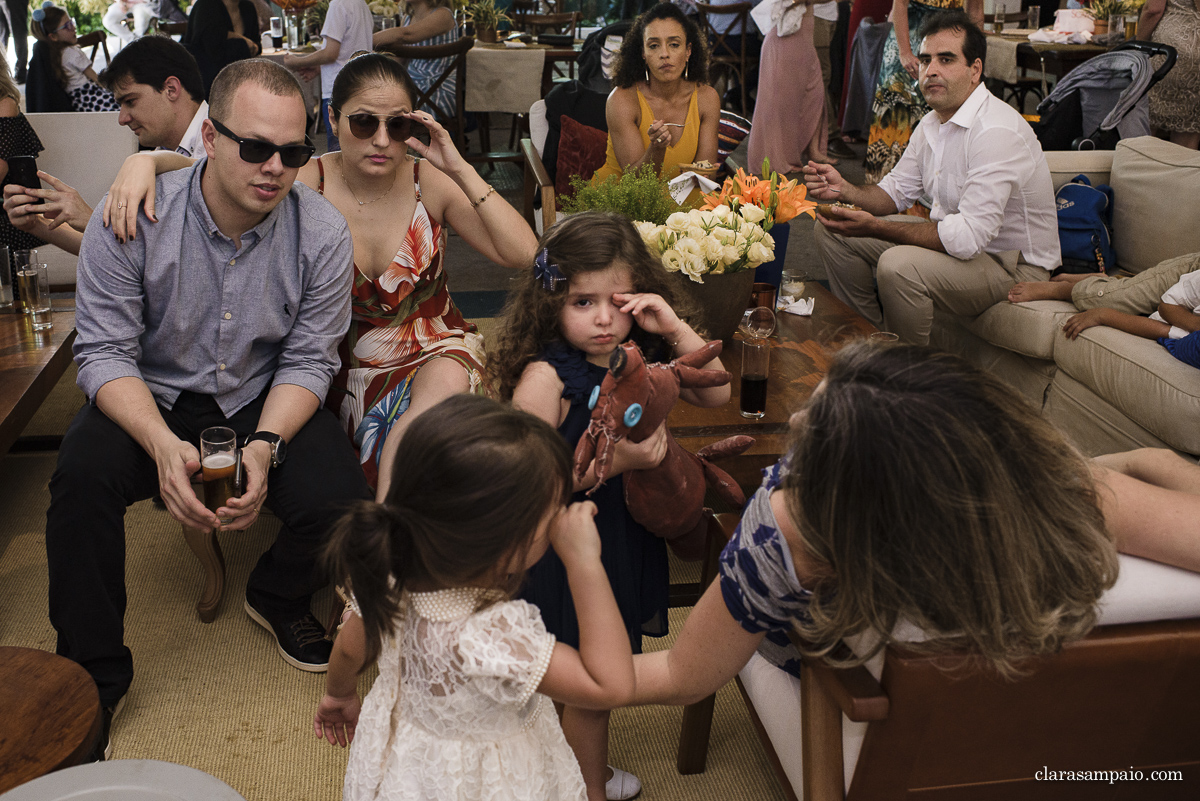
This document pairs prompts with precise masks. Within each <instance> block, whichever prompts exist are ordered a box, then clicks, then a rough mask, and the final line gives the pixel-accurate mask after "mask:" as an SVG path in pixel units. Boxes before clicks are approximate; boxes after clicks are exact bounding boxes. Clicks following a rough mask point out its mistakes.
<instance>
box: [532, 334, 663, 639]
mask: <svg viewBox="0 0 1200 801" xmlns="http://www.w3.org/2000/svg"><path fill="white" fill-rule="evenodd" d="M541 360H542V361H545V362H549V364H550V365H551V366H552V367H554V369H555V372H557V373H558V377H559V380H561V381H562V382H563V393H562V396H563V397H564V398H566V399H568V400H569V401H570V402H571V408H570V410H569V411H568V412H567V416H566V418H565V419H564V420H563V422H562V425H560V426H559V427H558V430H559V433H561V434H562V435H563V437H564V438H565V439H566V441H567V444H568V445H570V446H571V448H572V449H574V447H575V445H576V444H577V443H578V442H579V438H580V437H582V436H583V433H584V432H585V431H587V427H588V423H589V422H590V420H591V414H592V413H591V410H590V409H588V399H589V397H590V396H591V394H592V388H593V387H596V386H599V384H600V382H601V381H602V380H603V379H604V375H605V373H606V372H607V371H606V370H605V369H604V368H603V367H598V366H596V365H594V364H591V363H589V362H588V361H587V358H586V356H585V355H584V353H583V352H582V351H580V350H577V349H575V348H573V347H571V346H569V345H566V344H564V343H561V342H555V343H552V344H551V345H549V346H548V347H547V348H546V350H545V351H543V353H542V355H541ZM572 500H573V501H584V500H591V501H594V502H595V504H596V508H597V514H596V528H597V529H598V530H599V532H600V561H601V563H603V565H604V571H605V572H606V573H607V574H608V580H609V583H610V584H612V589H613V595H614V596H615V597H616V600H617V608H618V609H620V610H621V619H622V620H624V621H625V630H626V631H627V632H628V633H629V644H630V646H632V648H633V652H634V653H635V654H640V653H641V652H642V635H643V634H644V635H647V636H650V637H662V636H663V635H665V634H666V633H667V583H668V581H669V575H668V567H667V545H666V541H665V540H663V539H662V538H661V537H656V536H654V535H653V534H651V533H650V532H648V531H646V529H644V528H642V526H641V525H639V524H638V523H637V522H636V521H634V519H633V518H632V517H630V516H629V512H628V511H627V510H626V508H625V489H624V484H623V482H622V476H617V477H615V478H610V479H608V481H606V482H605V483H604V486H602V487H600V488H599V489H598V490H596V492H595V493H594V494H593V495H592V497H591V498H590V499H589V498H588V497H587V494H586V491H585V492H577V493H575V495H574V497H573V498H572ZM521 597H522V598H523V599H525V600H526V601H529V602H530V603H532V604H533V605H535V606H536V607H537V608H538V609H539V610H540V611H541V613H542V620H544V621H545V622H546V628H547V629H548V630H549V631H550V632H551V633H552V634H554V635H555V636H556V637H558V639H559V640H560V641H561V642H564V643H566V644H567V645H570V646H573V647H575V648H578V647H579V622H578V621H577V620H576V618H575V604H574V603H573V602H572V600H571V590H570V587H569V586H568V585H567V572H566V569H565V568H564V567H563V563H562V561H561V560H559V558H558V555H557V554H555V553H554V551H553V550H550V551H547V552H546V555H545V556H543V557H542V558H541V560H540V561H539V562H538V563H537V564H536V565H534V566H533V568H532V569H531V570H530V571H529V575H528V578H527V579H526V583H525V589H524V591H523V592H522V593H521Z"/></svg>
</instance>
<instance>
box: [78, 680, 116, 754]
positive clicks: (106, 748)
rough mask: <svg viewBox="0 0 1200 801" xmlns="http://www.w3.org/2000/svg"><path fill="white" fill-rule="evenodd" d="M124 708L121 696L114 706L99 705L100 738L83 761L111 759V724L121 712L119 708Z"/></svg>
mask: <svg viewBox="0 0 1200 801" xmlns="http://www.w3.org/2000/svg"><path fill="white" fill-rule="evenodd" d="M124 708H125V697H124V696H122V697H121V700H120V701H117V703H116V704H115V705H114V706H102V707H100V739H99V740H98V741H97V742H96V747H95V749H93V750H92V753H91V754H89V755H88V757H87V759H85V760H84V762H104V761H105V760H109V759H112V725H113V721H114V720H116V719H117V715H119V714H121V710H122V709H124Z"/></svg>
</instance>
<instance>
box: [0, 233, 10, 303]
mask: <svg viewBox="0 0 1200 801" xmlns="http://www.w3.org/2000/svg"><path fill="white" fill-rule="evenodd" d="M12 308H13V271H12V266H11V263H10V262H9V260H8V245H0V311H12Z"/></svg>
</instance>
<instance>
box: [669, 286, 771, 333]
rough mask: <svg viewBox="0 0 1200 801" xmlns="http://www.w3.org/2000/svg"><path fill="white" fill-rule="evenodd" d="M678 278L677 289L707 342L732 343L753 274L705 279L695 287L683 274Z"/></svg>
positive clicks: (747, 303) (748, 295) (748, 297)
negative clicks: (689, 305)
mask: <svg viewBox="0 0 1200 801" xmlns="http://www.w3.org/2000/svg"><path fill="white" fill-rule="evenodd" d="M678 275H679V277H678V281H679V284H678V286H680V287H681V288H682V289H683V293H684V295H686V296H687V297H688V298H690V299H691V301H692V304H693V305H694V306H695V307H696V309H697V311H698V312H699V319H698V320H697V321H696V323H697V324H698V326H699V327H701V328H703V329H704V330H705V332H707V336H706V338H707V339H710V340H712V339H720V340H723V341H725V342H729V341H730V340H731V339H733V334H734V332H735V331H737V327H738V323H740V322H741V321H742V316H743V315H744V314H745V313H746V307H747V306H748V305H749V303H750V292H751V289H752V288H753V285H754V276H755V272H754V270H741V271H740V272H736V273H723V274H721V275H711V274H710V275H705V276H704V283H703V284H698V283H696V282H695V281H693V280H692V279H690V278H688V277H687V276H686V275H684V274H682V273H680V274H678Z"/></svg>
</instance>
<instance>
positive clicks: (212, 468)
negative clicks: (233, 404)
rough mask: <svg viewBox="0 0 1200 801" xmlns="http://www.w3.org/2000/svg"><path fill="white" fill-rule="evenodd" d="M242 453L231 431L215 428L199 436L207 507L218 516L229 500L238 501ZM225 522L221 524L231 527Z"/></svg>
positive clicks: (225, 520) (219, 427) (201, 468)
mask: <svg viewBox="0 0 1200 801" xmlns="http://www.w3.org/2000/svg"><path fill="white" fill-rule="evenodd" d="M241 472H242V452H241V451H240V450H239V449H238V446H237V434H235V433H233V429H232V428H226V427H224V426H213V427H212V428H206V429H204V431H203V432H202V433H201V434H200V473H201V477H202V478H203V480H204V505H205V506H207V507H208V508H209V509H210V510H211V511H213V512H216V511H217V510H218V509H220V508H221V507H222V506H225V505H226V504H227V503H228V501H229V499H230V498H239V497H241V495H242V490H241V478H242V477H241ZM228 522H229V520H228V518H222V519H221V523H222V524H225V523H228Z"/></svg>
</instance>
